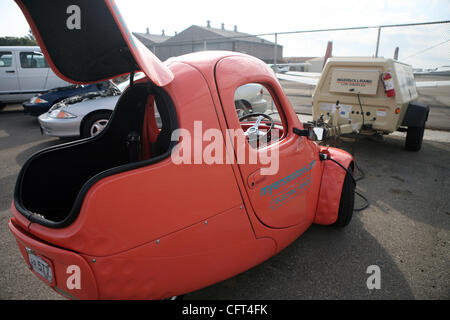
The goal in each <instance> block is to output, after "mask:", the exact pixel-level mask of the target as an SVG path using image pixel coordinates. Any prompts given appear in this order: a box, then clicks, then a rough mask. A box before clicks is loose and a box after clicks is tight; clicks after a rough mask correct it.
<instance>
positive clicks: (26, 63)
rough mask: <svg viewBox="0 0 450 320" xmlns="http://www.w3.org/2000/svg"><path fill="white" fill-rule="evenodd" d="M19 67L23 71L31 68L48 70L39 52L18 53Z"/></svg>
mask: <svg viewBox="0 0 450 320" xmlns="http://www.w3.org/2000/svg"><path fill="white" fill-rule="evenodd" d="M20 66H21V67H22V68H23V69H31V68H48V64H47V61H45V58H44V55H43V54H42V53H40V52H36V51H34V52H21V53H20Z"/></svg>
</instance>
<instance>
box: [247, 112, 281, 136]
mask: <svg viewBox="0 0 450 320" xmlns="http://www.w3.org/2000/svg"><path fill="white" fill-rule="evenodd" d="M254 117H258V119H257V120H256V122H255V124H254V125H253V126H251V127H250V128H248V129H247V131H245V133H244V135H245V136H247V137H248V139H249V141H256V140H259V139H260V138H263V137H265V136H268V135H269V134H270V132H271V131H272V129H273V127H274V126H275V121H274V120H273V119H272V117H271V116H269V115H267V114H265V113H250V114H247V115H245V116H243V117H241V118H239V121H240V122H242V121H244V120H246V119H248V118H254ZM264 118H266V119H267V120H269V121H270V128H269V130H267V131H266V132H265V133H263V132H261V131H259V126H260V125H261V121H262V120H263V119H264Z"/></svg>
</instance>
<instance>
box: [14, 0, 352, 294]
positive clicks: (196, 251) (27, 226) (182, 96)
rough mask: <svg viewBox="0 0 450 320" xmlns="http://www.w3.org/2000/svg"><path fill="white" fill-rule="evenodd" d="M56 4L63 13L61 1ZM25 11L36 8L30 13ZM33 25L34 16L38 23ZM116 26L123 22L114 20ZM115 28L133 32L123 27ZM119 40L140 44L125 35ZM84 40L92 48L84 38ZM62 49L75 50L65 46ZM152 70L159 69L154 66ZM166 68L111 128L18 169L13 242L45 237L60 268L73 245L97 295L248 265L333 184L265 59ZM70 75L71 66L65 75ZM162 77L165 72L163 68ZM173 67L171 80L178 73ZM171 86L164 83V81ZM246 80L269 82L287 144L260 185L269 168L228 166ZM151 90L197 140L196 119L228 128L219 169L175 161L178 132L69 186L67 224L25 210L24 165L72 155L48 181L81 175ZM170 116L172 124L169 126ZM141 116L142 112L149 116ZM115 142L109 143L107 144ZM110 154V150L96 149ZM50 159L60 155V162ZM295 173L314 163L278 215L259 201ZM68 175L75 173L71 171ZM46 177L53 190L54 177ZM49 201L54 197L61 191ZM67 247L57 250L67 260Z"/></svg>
mask: <svg viewBox="0 0 450 320" xmlns="http://www.w3.org/2000/svg"><path fill="white" fill-rule="evenodd" d="M60 2H61V4H62V6H63V8H65V7H64V6H65V5H67V4H69V2H68V1H65V0H63V1H60ZM73 2H74V1H71V2H70V3H73ZM19 3H27V7H28V6H31V3H32V2H31V1H28V0H27V1H19ZM40 3H44V4H45V6H44V9H49V11H48V12H47V11H46V10H42V12H43V13H42V16H40V17H39V18H40V19H42V17H44V16H45V17H47V18H48V16H49V15H50V14H51V13H52V12H54V10H55V9H54V8H51V6H49V4H50V3H52V4H54V3H56V2H50V1H42V2H40ZM58 3H59V1H58ZM75 3H78V4H82V5H83V10H88V9H91V8H95V6H96V5H98V3H100V1H99V2H95V3H96V5H92V6H90V4H92V3H94V2H93V1H85V0H83V1H81V0H79V1H77V2H75ZM106 5H107V9H108V10H110V9H111V8H112V7H111V6H112V5H113V2H112V1H107V2H106ZM84 6H87V7H84ZM55 7H58V8H59V9H61V8H60V7H59V5H57V6H55ZM22 9H23V8H22ZM25 9H26V8H25ZM36 10H37V9H36V7H34V9H33V10H31V12H32V13H33V15H35V14H36V15H38V16H39V13H37V11H36ZM88 11H89V10H88ZM25 14H26V15H27V14H28V11H27V10H25ZM119 17H120V15H119V14H118V13H116V14H114V15H113V18H114V19H119ZM28 18H30V17H28ZM64 18H65V17H64ZM56 20H57V25H58V23H61V21H60V20H61V17H59V16H58V17H57V19H56ZM109 20H110V21H111V19H109ZM29 21H31V22H32V23H33V21H34V20H32V19H31V20H30V19H29ZM63 22H65V19H64V21H63ZM116 22H117V21H116ZM109 23H111V22H109ZM114 26H116V27H117V23H116V24H114ZM33 27H34V26H33ZM63 27H64V26H63ZM44 29H45V28H44ZM35 30H37V29H36V28H35V27H34V28H33V31H35ZM119 30H121V32H125V31H124V30H125V29H124V28H123V25H122V24H120V23H119ZM44 31H45V30H44ZM37 36H38V37H39V35H37ZM55 38H58V36H55ZM46 40H48V38H46ZM72 40H73V39H72ZM51 41H54V40H51ZM51 41H50V42H51ZM122 41H126V43H127V44H128V45H129V46H132V42H129V41H128V39H125V40H123V39H122ZM86 46H87V45H86V43H82V45H81V47H86ZM51 49H53V47H52V48H51ZM130 50H132V51H133V49H130ZM66 51H68V52H69V51H70V50H69V48H67V50H66ZM87 56H88V57H89V58H92V57H90V56H89V55H87ZM66 58H67V56H66ZM147 60H148V61H147ZM147 60H146V61H147V62H148V63H149V64H151V65H153V64H155V63H156V62H155V60H153V58H152V57H151V56H150V57H148V59H147ZM135 61H136V60H135ZM138 62H139V63H140V62H141V61H138ZM156 65H157V66H160V65H159V64H158V63H156ZM63 67H64V66H63ZM167 67H168V68H169V69H170V70H169V72H167V73H164V72H163V73H164V75H166V76H167V77H163V80H161V78H160V79H159V80H161V81H158V79H156V78H155V76H154V74H151V75H150V76H149V79H150V81H151V82H152V83H149V84H147V85H144V84H139V85H135V87H130V88H128V89H127V90H126V91H125V92H124V93H123V94H122V95H121V96H120V98H119V101H118V103H117V105H118V106H120V108H117V107H116V109H115V111H114V112H113V115H112V118H111V121H110V123H109V125H108V126H107V127H106V129H105V130H104V131H103V132H102V133H101V134H99V135H97V136H95V137H93V138H90V139H84V140H80V141H75V142H71V143H67V144H63V145H59V146H54V147H51V148H48V149H45V150H42V151H40V152H38V153H37V154H35V155H33V156H32V157H31V159H30V160H28V161H27V162H26V163H25V165H24V167H23V169H22V171H21V173H20V174H19V178H18V182H17V184H16V191H15V195H14V202H13V204H12V207H11V210H12V213H13V218H12V220H11V221H10V224H14V223H15V224H17V228H22V229H23V230H24V231H25V232H26V233H25V232H24V234H25V235H26V236H20V235H19V234H18V233H17V232H16V231H14V230H13V229H12V232H13V234H14V235H15V236H16V237H17V236H19V237H22V241H23V244H22V246H21V247H20V245H19V247H20V248H21V250H23V247H25V246H27V245H29V244H30V245H32V244H31V242H32V239H36V240H38V241H39V242H40V243H41V244H46V246H43V245H35V246H34V247H35V248H36V250H38V251H39V254H40V255H42V256H43V257H49V258H50V259H51V260H52V261H54V263H55V264H56V263H58V262H59V261H60V258H59V257H57V256H51V254H52V252H53V251H54V249H55V248H60V250H64V254H65V252H70V253H72V254H73V255H76V256H77V258H76V259H78V257H79V256H82V257H83V259H84V261H86V263H87V264H88V265H89V268H90V269H91V270H92V272H93V274H94V278H95V283H96V284H97V290H98V295H97V296H95V295H92V297H94V298H95V297H98V298H102V299H144V298H151V299H161V298H168V297H171V296H174V295H181V294H184V293H187V292H190V291H193V290H197V289H200V288H203V287H205V286H207V285H210V284H213V283H216V282H219V281H222V280H225V279H226V278H229V277H232V276H234V275H237V274H239V273H241V272H243V271H246V270H247V269H249V268H251V267H252V266H255V265H256V264H258V263H260V262H262V261H264V260H266V259H268V258H270V257H271V256H273V255H275V254H276V253H277V252H280V251H281V250H282V249H284V248H285V247H286V246H288V245H289V244H290V243H292V241H294V240H295V239H296V238H298V237H299V236H300V235H301V234H302V233H303V232H304V231H305V230H306V229H307V228H308V227H310V226H311V224H312V223H313V221H314V219H315V216H316V210H317V205H318V203H319V200H320V199H319V191H320V189H321V187H322V186H323V187H324V188H325V187H326V186H325V185H322V186H321V177H322V175H323V170H324V166H323V165H322V162H320V160H319V152H320V150H321V149H320V148H319V147H318V145H317V144H316V143H315V142H313V141H311V140H309V139H307V138H306V137H304V136H299V135H297V134H296V133H294V129H298V130H302V129H303V125H302V124H301V122H300V121H299V119H298V117H297V115H296V114H295V112H294V110H293V108H292V106H291V104H290V102H289V100H288V98H287V96H286V95H285V93H284V92H283V90H282V89H281V86H280V84H279V82H278V80H277V79H276V78H275V75H274V73H273V72H272V71H271V69H270V68H269V67H268V66H267V65H266V64H265V63H263V62H262V61H260V60H258V59H256V58H254V57H250V56H248V55H245V54H240V53H235V52H202V53H198V54H192V55H186V56H182V57H177V58H175V59H170V60H169V61H168V62H167ZM143 69H144V71H145V70H146V69H149V68H146V67H145V66H144V67H143ZM117 70H118V69H117ZM117 70H114V71H117ZM109 71H111V70H109ZM130 71H132V70H130ZM147 71H148V70H147ZM112 73H114V72H112V71H111V72H109V73H108V72H106V71H105V70H102V69H101V68H100V70H99V73H97V74H96V75H95V77H93V78H89V79H88V78H84V76H86V74H84V73H83V72H82V73H81V76H82V78H83V79H82V80H83V81H84V80H92V79H94V78H96V77H99V76H100V75H102V76H104V77H108V76H110V75H111V74H112ZM69 74H70V72H69V73H67V75H69ZM156 74H158V75H160V76H161V73H159V72H156ZM169 74H170V75H172V78H171V79H169V78H170V77H169V76H168V75H169ZM152 76H153V77H152ZM79 80H80V79H78V81H79ZM163 82H164V83H165V86H164V88H160V87H158V86H159V85H161V84H162V83H163ZM246 83H261V84H264V85H265V86H266V87H267V88H268V89H270V93H271V95H272V97H274V98H275V100H276V103H277V105H278V107H279V109H280V110H281V114H282V120H281V121H282V125H283V128H284V130H283V132H284V134H283V136H282V137H281V139H280V141H278V142H276V143H274V144H273V145H271V146H270V147H272V148H276V147H279V149H280V159H279V160H280V162H279V170H278V171H277V172H274V173H272V175H268V176H265V179H263V180H262V182H261V183H260V184H259V185H257V187H256V188H255V187H254V186H251V185H249V184H248V181H250V179H249V178H250V177H253V176H254V173H255V172H259V171H261V170H262V167H263V163H261V162H258V163H256V164H246V163H237V162H235V161H231V162H228V161H226V160H227V159H230V158H231V159H236V157H237V154H238V152H237V149H236V148H237V147H238V146H236V145H233V144H232V143H231V144H230V143H229V142H230V140H231V138H230V136H229V135H228V129H236V128H238V129H240V130H241V131H242V127H241V124H240V122H239V119H238V118H237V114H236V108H235V101H234V95H235V91H236V88H237V87H239V86H241V85H244V84H246ZM151 90H155V92H159V93H160V94H161V95H163V96H164V97H166V98H167V99H168V100H169V103H168V104H167V106H166V107H167V108H171V110H173V113H172V114H171V115H170V117H171V119H170V121H169V123H170V125H172V124H175V126H176V128H180V129H184V130H185V131H186V132H188V133H189V134H191V135H195V133H196V131H197V129H196V128H197V127H196V125H197V124H198V122H200V121H201V125H202V126H203V128H207V129H215V130H216V131H218V132H221V133H222V136H221V137H219V138H217V143H218V144H219V145H220V146H221V147H223V148H224V153H223V154H222V155H221V156H220V158H221V159H219V160H223V161H222V163H223V164H220V163H213V164H205V163H203V162H201V161H200V163H197V160H198V158H197V157H198V153H197V154H196V153H195V152H193V153H190V154H189V157H188V158H189V159H188V160H190V161H189V162H188V163H181V164H180V163H175V161H173V159H172V158H171V156H172V155H173V154H174V153H176V152H179V151H180V149H181V148H182V144H181V143H180V142H182V141H183V139H181V140H180V139H173V136H172V137H171V138H172V139H170V141H171V142H170V145H169V147H168V149H167V151H166V152H165V153H164V154H162V155H158V156H156V157H155V159H150V160H149V161H147V160H144V161H140V160H137V161H135V162H132V163H130V162H127V163H126V164H125V165H123V163H122V162H120V163H121V164H120V167H115V168H111V169H106V171H102V172H101V173H98V174H96V175H95V176H94V177H90V178H88V180H87V181H84V180H82V181H81V182H83V183H84V185H83V186H82V187H81V189H80V188H79V187H78V186H73V185H69V184H68V185H64V184H63V186H67V187H69V188H72V189H74V190H75V191H76V192H78V193H75V196H76V199H75V200H74V202H73V203H72V202H71V201H70V202H69V201H68V202H67V203H66V204H69V205H71V210H69V213H68V216H66V217H65V220H64V221H63V223H60V224H59V223H58V222H57V221H53V223H51V222H52V221H45V219H46V218H45V216H42V217H41V216H39V215H38V214H39V211H38V212H37V214H36V212H31V211H30V210H27V209H26V207H25V205H24V204H23V201H22V200H23V199H22V198H21V197H22V195H21V192H22V190H23V185H22V184H23V181H24V180H26V175H27V173H28V171H27V170H29V169H30V168H33V163H37V165H36V166H34V168H36V172H38V177H40V176H42V175H43V174H46V172H44V170H39V169H41V168H42V166H40V165H41V164H43V163H45V165H46V166H47V168H50V167H52V164H56V163H63V164H64V166H66V165H67V162H66V161H64V160H68V159H67V158H69V157H70V158H71V160H72V161H71V163H72V167H70V168H67V167H64V170H63V171H65V172H61V170H59V169H60V168H59V167H56V168H54V170H58V172H59V173H60V175H57V174H53V175H52V176H53V179H55V180H54V181H56V182H59V181H60V180H63V179H64V177H72V178H73V177H74V176H75V175H77V174H79V173H80V172H79V171H70V170H75V169H76V168H81V167H83V166H88V165H89V164H91V163H93V162H95V160H97V161H98V159H95V160H94V161H93V162H92V161H91V162H87V161H89V160H90V159H89V157H82V156H81V155H80V157H78V158H77V155H79V153H77V152H78V151H79V150H80V148H82V147H83V146H94V147H99V144H98V143H102V142H104V141H105V140H102V139H103V138H105V137H108V133H111V134H112V133H114V132H110V131H109V130H110V129H111V128H114V124H116V123H117V124H120V125H121V124H122V123H121V122H120V121H122V119H123V118H122V117H120V115H122V116H124V115H125V114H126V112H127V111H128V110H129V108H127V107H129V102H130V101H131V102H133V104H134V103H135V100H127V98H129V97H128V94H129V95H132V94H133V93H135V92H140V93H142V92H144V93H145V95H144V98H146V99H148V100H150V99H149V96H147V94H148V92H151ZM150 98H154V96H150ZM100 100H101V99H98V100H97V101H100ZM91 102H92V101H91ZM122 102H123V104H122ZM136 105H137V106H139V107H140V108H141V109H140V110H143V109H144V108H143V107H146V105H145V104H144V103H143V100H139V101H138V102H137V103H136ZM74 112H75V111H74ZM174 115H175V116H174ZM172 117H175V118H176V119H175V120H174V121H172V120H173V118H172ZM143 118H144V119H145V116H144V117H143ZM129 119H134V118H129ZM171 128H172V127H171ZM119 129H120V130H119V131H120V133H125V134H128V136H129V131H125V129H126V130H129V127H127V126H124V127H122V126H121V127H120V128H119ZM132 133H133V132H132ZM113 137H114V138H117V139H118V140H115V139H114V140H108V141H106V142H109V143H114V145H113V146H114V147H115V146H117V148H124V146H126V143H127V142H128V140H125V139H123V137H127V135H119V136H113ZM175 138H177V137H175ZM197 139H198V138H197ZM194 141H196V140H194ZM197 141H198V140H197ZM109 143H105V145H102V146H101V147H105V148H109V147H110V144H109ZM194 148H195V146H194ZM198 148H199V151H200V153H201V154H202V155H203V154H204V153H205V152H206V151H207V150H208V148H209V145H208V144H200V145H199V146H198ZM89 150H90V151H92V149H89ZM125 150H126V149H125ZM247 150H250V152H259V151H258V150H253V151H252V150H251V149H249V148H248V146H247ZM103 151H104V149H101V150H100V152H103ZM128 151H129V150H128ZM47 156H48V157H47ZM58 156H61V157H59V158H58ZM64 156H66V159H64ZM350 159H351V157H350ZM45 160H52V161H54V163H48V162H45ZM200 160H202V159H200ZM81 162H82V164H80V163H81ZM196 163H197V164H196ZM309 167H310V168H309ZM298 168H309V169H307V170H302V172H303V173H304V174H306V175H309V177H306V175H305V178H307V179H310V183H309V184H308V185H307V186H308V188H307V190H306V188H305V192H300V193H299V194H298V196H297V197H296V198H295V199H292V201H290V202H289V203H286V204H285V205H284V206H283V207H280V208H277V209H278V210H275V211H273V210H272V211H270V204H271V202H272V200H273V197H274V196H275V195H270V196H268V197H265V198H262V197H261V191H260V190H262V189H263V188H264V186H266V185H267V184H273V183H274V182H276V181H280V180H282V179H283V178H284V177H285V176H287V175H289V174H291V173H292V172H293V171H295V170H297V171H298ZM102 170H104V168H103V167H102ZM327 170H330V172H329V176H336V174H335V171H338V170H343V169H341V168H339V167H332V166H330V167H329V168H327ZM65 173H69V175H64V174H65ZM327 176H328V174H327ZM33 177H36V176H35V175H33V174H31V175H30V176H29V177H28V180H29V181H35V180H39V179H33ZM67 180H70V179H67ZM45 183H46V184H47V185H50V182H49V181H45ZM295 183H296V182H295ZM295 183H294V184H293V186H295ZM58 186H59V185H58V184H57V187H58ZM33 187H36V185H34V184H31V185H28V190H29V191H30V190H31V191H34V190H33ZM286 187H287V188H289V187H290V186H286ZM34 189H36V188H34ZM60 190H62V189H58V190H57V191H56V188H55V190H54V192H55V193H57V192H60ZM39 191H40V192H46V190H44V191H43V190H39ZM62 191H65V190H62ZM283 192H284V191H283ZM331 192H337V193H339V194H340V190H338V187H337V186H336V185H334V186H333V187H332V188H331ZM50 197H51V195H50ZM329 198H330V199H331V200H329V201H332V202H333V203H332V204H330V206H329V207H328V208H336V205H337V206H338V205H339V199H336V197H329ZM49 199H50V200H49V201H54V199H53V198H49ZM69 200H71V199H69ZM44 203H45V202H44ZM63 206H64V205H63ZM59 208H60V207H58V208H56V209H55V208H51V209H54V210H59ZM39 209H40V208H38V210H39ZM44 210H45V208H44ZM64 212H65V211H64ZM334 214H336V213H335V212H334ZM47 222H48V223H47ZM65 222H67V223H65ZM17 228H16V229H17ZM64 254H63V253H61V256H63V255H64ZM64 267H65V265H64V264H61V267H60V268H57V272H62V271H61V270H64ZM83 267H84V268H85V269H84V270H89V269H88V268H87V267H85V265H84V266H83ZM61 289H62V290H64V288H61ZM69 294H70V291H69ZM89 297H91V296H89Z"/></svg>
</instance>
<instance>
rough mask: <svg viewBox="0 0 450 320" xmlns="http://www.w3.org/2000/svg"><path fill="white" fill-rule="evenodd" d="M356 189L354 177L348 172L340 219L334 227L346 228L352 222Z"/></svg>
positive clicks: (343, 188) (340, 205)
mask: <svg viewBox="0 0 450 320" xmlns="http://www.w3.org/2000/svg"><path fill="white" fill-rule="evenodd" d="M355 187H356V186H355V183H354V182H353V179H352V177H351V176H350V174H349V173H348V172H347V174H346V175H345V180H344V185H343V187H342V194H341V201H340V203H339V213H338V218H337V221H336V222H335V223H334V224H333V226H336V227H339V228H343V227H346V226H347V225H348V224H349V223H350V221H351V220H352V216H353V209H354V205H355Z"/></svg>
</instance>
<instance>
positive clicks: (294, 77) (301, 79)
mask: <svg viewBox="0 0 450 320" xmlns="http://www.w3.org/2000/svg"><path fill="white" fill-rule="evenodd" d="M320 75H321V74H320V73H316V72H295V71H289V72H286V73H277V74H276V76H277V78H278V79H280V80H287V81H292V82H297V83H303V84H307V85H312V86H315V85H317V83H318V82H319V79H320ZM444 86H450V81H416V87H417V88H437V87H444Z"/></svg>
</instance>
